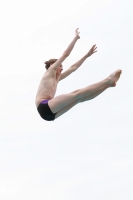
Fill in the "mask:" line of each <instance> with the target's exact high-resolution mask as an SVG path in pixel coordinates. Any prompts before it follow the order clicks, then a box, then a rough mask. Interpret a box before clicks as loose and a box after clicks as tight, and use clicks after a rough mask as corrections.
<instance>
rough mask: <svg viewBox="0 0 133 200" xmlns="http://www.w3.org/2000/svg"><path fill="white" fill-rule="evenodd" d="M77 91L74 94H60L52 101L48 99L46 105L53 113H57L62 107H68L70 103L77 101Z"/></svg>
mask: <svg viewBox="0 0 133 200" xmlns="http://www.w3.org/2000/svg"><path fill="white" fill-rule="evenodd" d="M78 91H79V90H76V91H74V92H71V93H68V94H62V95H59V96H57V97H55V98H54V99H50V100H49V101H48V105H49V107H50V109H51V111H52V112H53V113H57V112H59V111H60V110H61V109H63V108H64V107H66V106H68V105H69V104H71V103H72V102H74V101H76V100H77V99H79V95H78Z"/></svg>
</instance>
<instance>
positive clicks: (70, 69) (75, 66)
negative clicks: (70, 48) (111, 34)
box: [60, 45, 97, 80]
mask: <svg viewBox="0 0 133 200" xmlns="http://www.w3.org/2000/svg"><path fill="white" fill-rule="evenodd" d="M96 49H97V47H96V45H93V46H92V48H91V49H90V50H89V52H88V53H87V54H86V55H85V56H83V57H82V58H81V59H80V60H79V61H78V62H76V63H75V64H73V65H72V66H71V67H70V68H69V69H68V70H66V71H65V72H63V73H62V74H61V77H60V80H62V79H64V78H66V77H67V76H69V75H70V74H71V73H72V72H74V71H76V70H77V69H78V68H79V67H80V66H81V65H82V63H83V62H84V61H85V60H86V59H87V58H88V57H89V56H91V55H92V54H93V53H95V52H97V51H96Z"/></svg>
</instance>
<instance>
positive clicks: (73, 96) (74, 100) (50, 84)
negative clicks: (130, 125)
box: [35, 29, 122, 121]
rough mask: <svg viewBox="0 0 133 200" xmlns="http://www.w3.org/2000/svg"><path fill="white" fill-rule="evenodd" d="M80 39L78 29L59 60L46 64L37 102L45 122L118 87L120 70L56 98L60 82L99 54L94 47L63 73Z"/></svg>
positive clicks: (52, 60)
mask: <svg viewBox="0 0 133 200" xmlns="http://www.w3.org/2000/svg"><path fill="white" fill-rule="evenodd" d="M78 39H80V36H79V31H78V29H76V31H75V37H74V39H73V40H72V42H71V43H70V44H69V46H68V47H67V49H66V50H65V51H64V53H63V54H62V56H61V57H60V58H59V59H50V60H49V61H46V62H45V67H46V69H47V71H46V72H45V74H44V75H43V77H42V80H41V82H40V85H39V88H38V91H37V95H36V100H35V102H36V106H37V110H38V112H39V114H40V116H41V117H42V118H43V119H44V120H47V121H53V120H55V119H56V118H58V117H60V116H61V115H63V114H64V113H65V112H67V111H68V110H70V109H71V108H72V107H73V106H75V105H76V104H78V103H82V102H84V101H89V100H91V99H93V98H95V97H97V96H98V95H99V94H101V93H102V92H103V91H105V90H106V89H107V88H109V87H114V86H116V82H117V81H118V79H119V77H120V75H121V73H122V70H120V69H118V70H116V71H115V72H113V73H112V74H111V75H110V76H108V77H107V78H105V79H104V80H102V81H100V82H97V83H95V84H93V85H89V86H87V87H84V88H81V89H78V90H75V91H73V92H70V93H68V94H62V95H59V96H56V97H54V96H55V93H56V89H57V84H58V83H59V81H61V80H62V79H64V78H66V77H67V76H69V75H70V74H71V73H72V72H74V71H76V70H77V69H78V68H79V67H80V66H81V65H82V63H83V62H84V61H85V60H86V59H87V58H88V57H89V56H91V55H92V54H93V53H95V52H97V47H96V45H93V46H92V48H91V49H90V50H89V52H88V53H87V54H86V55H85V56H83V57H82V58H81V59H80V60H79V61H78V62H76V63H75V64H73V65H72V66H71V67H70V68H69V69H67V70H66V71H65V72H63V73H61V72H62V70H63V66H62V62H63V61H64V60H65V59H66V58H67V57H68V56H69V55H70V53H71V51H72V49H73V47H74V45H75V43H76V42H77V40H78Z"/></svg>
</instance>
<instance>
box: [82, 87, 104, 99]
mask: <svg viewBox="0 0 133 200" xmlns="http://www.w3.org/2000/svg"><path fill="white" fill-rule="evenodd" d="M107 88H108V87H107V86H105V87H102V88H101V89H100V90H98V91H97V92H94V93H93V94H91V95H89V96H87V97H83V98H82V99H81V100H80V102H81V103H82V102H84V101H89V100H92V99H94V98H95V97H97V96H98V95H100V94H101V93H102V92H104V91H105V90H106V89H107Z"/></svg>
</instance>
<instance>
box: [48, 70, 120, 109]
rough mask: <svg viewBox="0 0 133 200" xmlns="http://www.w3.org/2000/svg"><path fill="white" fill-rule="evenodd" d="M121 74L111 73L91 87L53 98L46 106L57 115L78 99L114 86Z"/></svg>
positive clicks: (118, 71) (117, 72)
mask: <svg viewBox="0 0 133 200" xmlns="http://www.w3.org/2000/svg"><path fill="white" fill-rule="evenodd" d="M120 74H121V70H117V71H116V72H114V73H112V74H111V75H110V76H109V77H108V78H106V79H104V80H102V81H100V82H98V83H95V84H93V85H90V86H87V87H85V88H82V89H79V90H76V91H74V92H71V93H69V94H64V95H60V96H57V97H55V98H54V99H51V100H49V102H48V104H49V107H50V109H51V111H52V112H53V113H57V112H59V111H60V110H62V109H63V108H65V107H67V106H70V104H72V103H74V102H77V101H78V102H79V99H81V98H84V97H87V96H90V95H91V94H94V93H95V92H97V91H98V90H100V89H101V88H102V87H111V86H115V84H116V82H117V81H118V79H119V77H120Z"/></svg>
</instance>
